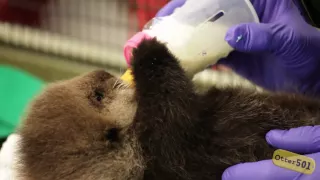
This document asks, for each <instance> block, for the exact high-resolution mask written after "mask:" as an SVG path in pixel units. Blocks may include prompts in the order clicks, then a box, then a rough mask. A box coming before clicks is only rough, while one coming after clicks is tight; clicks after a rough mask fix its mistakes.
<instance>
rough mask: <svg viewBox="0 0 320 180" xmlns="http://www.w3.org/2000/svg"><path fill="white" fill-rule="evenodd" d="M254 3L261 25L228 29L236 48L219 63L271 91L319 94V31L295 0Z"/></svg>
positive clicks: (177, 0) (180, 0) (165, 11)
mask: <svg viewBox="0 0 320 180" xmlns="http://www.w3.org/2000/svg"><path fill="white" fill-rule="evenodd" d="M184 2H185V0H173V1H171V2H170V3H168V4H167V5H166V6H165V7H164V8H162V9H161V10H160V11H159V12H158V14H157V16H165V15H169V14H171V13H172V12H173V10H174V9H175V8H177V7H180V6H181V5H183V4H184ZM251 2H252V4H253V6H254V8H255V10H256V11H257V14H258V16H259V19H260V22H261V24H257V23H247V24H240V25H236V26H234V27H232V28H231V29H229V31H228V33H227V35H226V37H225V39H226V41H227V42H228V43H229V44H230V45H231V46H232V47H233V48H235V49H236V51H234V52H232V53H230V55H229V56H228V57H227V58H224V59H221V60H220V61H219V62H218V64H223V65H226V66H229V67H230V68H232V69H233V70H234V71H235V72H237V73H238V74H240V75H242V76H243V77H245V78H247V79H249V80H251V81H253V82H254V83H256V84H258V85H260V86H262V87H264V88H266V89H269V90H273V91H294V92H297V91H298V92H300V93H313V94H316V93H317V94H319V95H320V78H319V77H320V32H319V31H318V30H317V29H316V28H314V27H312V26H311V25H309V24H307V23H306V21H305V20H304V18H303V17H302V16H301V13H300V11H299V9H298V8H297V6H295V4H294V3H293V1H292V0H251ZM239 36H242V39H241V40H240V41H238V42H237V39H238V37H239Z"/></svg>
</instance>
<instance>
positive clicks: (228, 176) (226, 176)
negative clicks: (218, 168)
mask: <svg viewBox="0 0 320 180" xmlns="http://www.w3.org/2000/svg"><path fill="white" fill-rule="evenodd" d="M232 168H233V166H231V167H229V168H227V169H226V170H225V171H224V172H223V174H222V180H233V179H234V177H233V176H232Z"/></svg>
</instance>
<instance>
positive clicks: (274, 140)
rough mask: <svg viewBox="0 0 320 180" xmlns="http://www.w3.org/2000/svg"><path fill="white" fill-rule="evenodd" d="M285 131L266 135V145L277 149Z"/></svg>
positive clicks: (270, 132)
mask: <svg viewBox="0 0 320 180" xmlns="http://www.w3.org/2000/svg"><path fill="white" fill-rule="evenodd" d="M285 133H286V130H271V131H269V132H268V133H267V134H266V140H267V142H268V144H270V145H272V146H275V147H278V146H279V145H280V143H281V141H282V140H283V137H284V134H285Z"/></svg>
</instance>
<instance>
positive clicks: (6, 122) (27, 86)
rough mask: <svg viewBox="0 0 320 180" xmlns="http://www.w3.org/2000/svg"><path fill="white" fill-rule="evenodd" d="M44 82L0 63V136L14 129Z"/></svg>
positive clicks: (4, 135) (6, 134)
mask: <svg viewBox="0 0 320 180" xmlns="http://www.w3.org/2000/svg"><path fill="white" fill-rule="evenodd" d="M44 84H45V82H43V81H41V80H40V79H38V78H37V77H35V76H32V75H31V74H28V73H27V72H24V71H21V70H19V69H15V68H14V67H10V66H1V65H0V138H1V137H6V136H8V135H9V134H11V133H12V132H13V131H14V130H15V128H16V127H17V125H18V123H19V121H20V119H21V117H22V115H23V114H24V112H25V110H26V107H27V105H28V103H29V102H30V100H31V99H32V98H33V97H34V96H35V95H36V94H37V93H38V92H39V91H40V90H41V88H42V87H43V85H44Z"/></svg>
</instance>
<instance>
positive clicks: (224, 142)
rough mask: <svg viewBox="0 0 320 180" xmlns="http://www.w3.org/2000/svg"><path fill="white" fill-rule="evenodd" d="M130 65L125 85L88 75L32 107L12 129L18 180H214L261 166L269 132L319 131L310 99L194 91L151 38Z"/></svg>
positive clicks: (318, 105)
mask: <svg viewBox="0 0 320 180" xmlns="http://www.w3.org/2000/svg"><path fill="white" fill-rule="evenodd" d="M132 62H133V63H132V70H133V76H134V79H135V88H129V87H127V86H125V85H124V84H123V82H121V80H119V79H118V78H116V77H113V76H112V75H110V74H109V73H107V72H104V71H94V72H91V73H89V74H85V75H83V76H80V77H76V78H74V79H71V80H67V81H62V82H58V83H54V84H52V85H49V86H48V87H47V88H46V90H44V92H43V93H42V94H40V95H39V96H38V97H37V98H36V99H35V100H34V102H33V103H32V104H31V106H30V109H29V113H28V114H27V116H26V118H25V120H24V121H23V122H22V124H21V127H20V128H19V131H18V133H19V134H20V135H21V137H22V140H21V142H20V148H19V154H20V158H21V159H20V164H19V165H20V166H19V175H20V177H21V178H23V179H26V180H39V179H46V180H70V179H72V180H76V179H84V180H127V179H130V180H135V179H137V180H139V179H152V180H154V179H159V180H178V179H181V180H186V179H188V180H189V179H190V180H194V179H197V180H209V179H210V180H214V179H216V180H218V179H221V175H222V173H223V171H224V170H225V169H226V168H227V167H229V166H232V165H235V164H237V163H241V162H247V161H258V160H263V159H270V158H271V157H272V154H273V151H274V150H275V149H274V148H272V147H271V146H269V145H268V144H267V142H266V141H265V135H266V133H267V132H268V131H269V130H272V129H287V128H292V127H299V126H304V125H316V124H320V121H319V117H320V114H319V113H320V102H319V101H318V100H314V99H309V98H307V97H303V96H299V95H293V94H292V95H288V94H262V93H257V92H254V91H249V90H244V89H236V88H225V89H218V88H212V89H211V90H209V91H208V92H207V93H205V94H202V95H200V94H196V93H195V91H194V87H193V84H192V82H191V81H190V80H189V79H188V78H187V77H186V75H185V72H184V70H183V69H182V68H181V67H180V65H179V63H178V61H177V59H176V58H175V57H174V56H173V55H172V54H170V53H169V52H168V50H167V48H166V47H165V45H163V44H161V43H159V42H158V41H157V40H156V39H151V40H144V41H143V42H142V43H141V44H140V45H139V46H138V48H137V49H135V50H134V52H133V60H132Z"/></svg>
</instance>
